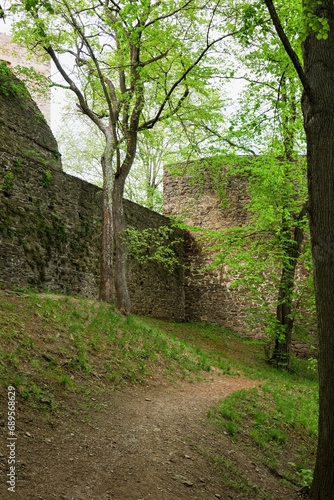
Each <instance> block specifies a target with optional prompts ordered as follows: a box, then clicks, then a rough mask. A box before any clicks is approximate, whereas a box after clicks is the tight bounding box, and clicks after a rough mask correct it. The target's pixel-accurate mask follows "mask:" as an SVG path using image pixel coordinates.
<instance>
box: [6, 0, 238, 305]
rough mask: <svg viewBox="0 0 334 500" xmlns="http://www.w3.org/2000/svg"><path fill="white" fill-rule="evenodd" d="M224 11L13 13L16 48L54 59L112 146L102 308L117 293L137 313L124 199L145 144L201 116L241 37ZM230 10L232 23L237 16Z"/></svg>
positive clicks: (163, 6) (26, 7) (151, 5)
mask: <svg viewBox="0 0 334 500" xmlns="http://www.w3.org/2000/svg"><path fill="white" fill-rule="evenodd" d="M223 3H225V2H221V1H219V0H217V1H205V2H204V3H202V2H201V1H200V0H170V1H166V2H160V1H156V2H154V1H151V0H140V1H136V2H134V1H131V0H129V1H126V2H116V1H113V0H106V1H102V0H98V1H97V2H92V1H90V0H75V1H71V2H69V1H67V0H59V1H52V0H50V1H49V0H29V1H28V0H25V1H23V2H21V3H19V4H14V3H12V11H13V12H14V13H15V15H16V16H21V18H20V20H19V21H18V22H16V23H15V25H16V28H15V32H16V39H17V40H20V41H23V42H24V43H25V44H28V45H30V46H32V47H35V48H36V47H39V48H40V49H41V50H42V51H44V52H45V53H46V54H47V55H48V56H49V57H51V59H52V60H53V62H54V64H55V66H56V68H57V70H58V71H59V73H60V74H61V76H62V77H63V79H64V82H65V83H64V86H65V87H66V88H68V89H69V90H70V91H72V92H73V93H74V94H75V95H76V98H77V101H78V107H79V109H80V111H81V112H82V113H83V114H85V115H86V116H87V117H88V118H89V119H90V120H91V121H92V122H93V123H94V125H95V126H96V127H97V128H98V129H99V130H100V131H101V132H102V134H103V136H104V141H105V146H104V151H103V154H102V156H101V165H102V172H103V235H102V258H101V280H100V298H101V299H102V300H110V299H111V298H112V296H113V291H114V290H115V301H116V306H117V308H118V310H120V311H122V312H124V313H125V314H128V313H129V311H130V307H131V304H130V297H129V292H128V287H127V280H126V253H127V251H126V244H125V238H123V237H122V233H123V232H124V230H125V219H124V212H123V193H124V185H125V181H126V178H127V176H128V174H129V172H130V170H131V168H132V165H133V162H134V159H135V155H136V150H137V143H138V134H139V132H142V131H144V130H149V129H152V128H153V127H154V126H155V125H156V124H157V123H158V122H161V121H167V120H169V119H171V118H172V117H175V116H176V115H177V113H179V112H180V110H181V109H184V108H185V107H186V106H187V105H189V104H190V105H191V107H192V108H193V107H194V106H195V105H196V95H200V94H201V93H205V92H207V89H208V85H207V82H208V81H209V80H210V77H211V75H212V73H213V72H214V71H215V68H214V64H213V63H214V61H212V60H210V58H209V57H208V56H209V55H210V52H211V51H213V49H215V50H218V45H219V43H220V42H222V41H223V40H224V39H225V38H227V37H229V36H231V35H232V34H233V33H234V32H235V31H236V28H235V26H234V25H233V23H232V22H231V21H229V24H227V28H226V30H225V29H224V26H223V23H222V22H215V21H214V16H216V15H218V14H219V13H220V11H221V10H222V7H221V4H223ZM231 9H232V10H231ZM226 10H227V11H228V13H227V14H226V16H227V17H228V19H229V20H230V19H231V12H233V8H232V7H231V6H229V8H227V9H226ZM60 54H67V55H70V56H72V62H73V63H74V68H75V71H74V72H73V70H72V69H71V70H68V69H67V67H66V64H65V63H64V62H63V61H64V60H63V59H62V58H61V57H60ZM147 103H149V107H147ZM152 103H154V104H155V105H154V108H153V109H152V107H151V104H152ZM198 111H199V112H200V109H198ZM113 255H114V259H113V258H112V256H113ZM112 277H113V279H112Z"/></svg>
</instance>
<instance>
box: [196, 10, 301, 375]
mask: <svg viewBox="0 0 334 500" xmlns="http://www.w3.org/2000/svg"><path fill="white" fill-rule="evenodd" d="M240 10H241V12H242V18H243V20H244V26H245V29H244V30H242V31H241V32H240V33H239V35H238V37H237V39H236V38H235V39H234V44H232V50H231V53H232V54H233V57H234V61H235V67H234V69H233V71H231V73H230V76H231V77H232V78H234V79H236V80H238V81H240V80H243V82H244V83H243V88H242V91H241V92H240V94H239V95H238V100H237V102H236V105H235V107H236V109H235V111H234V113H233V114H232V116H231V117H230V126H229V128H228V130H225V131H224V133H223V134H219V136H218V137H217V146H218V147H220V148H221V155H222V152H224V150H225V152H226V153H225V154H226V157H225V158H224V156H220V158H218V162H216V161H215V160H212V161H208V162H206V170H205V171H203V163H197V164H195V165H194V166H195V168H194V169H193V170H194V172H193V174H194V175H195V177H196V179H198V178H199V177H201V176H202V177H203V176H204V177H205V176H209V177H210V181H211V183H212V185H213V186H215V188H216V191H217V194H218V196H221V198H222V200H223V201H224V195H225V192H224V191H225V190H224V188H223V184H224V182H225V183H226V181H224V177H225V178H226V177H227V176H229V175H232V176H233V175H241V176H243V177H244V176H245V177H247V179H248V185H249V193H250V198H251V199H250V202H249V204H248V207H247V208H248V211H249V222H248V224H247V226H245V227H243V228H242V229H241V228H232V229H228V230H226V231H222V232H220V234H217V233H216V234H215V233H214V234H213V235H212V237H213V239H214V240H215V250H216V251H218V252H219V253H218V255H217V256H216V259H215V262H214V264H213V265H218V266H224V267H225V271H226V269H227V268H229V269H230V277H231V279H232V280H233V279H235V284H234V285H235V286H236V285H237V284H239V286H242V287H243V289H244V290H245V291H246V292H247V293H250V294H251V295H252V302H253V303H254V304H257V307H256V311H255V308H254V321H256V322H257V327H258V326H259V324H263V326H264V330H265V331H266V332H267V333H268V334H269V336H270V340H274V347H273V351H272V353H270V358H271V359H270V360H271V362H272V363H273V364H274V365H275V366H279V367H285V368H289V366H290V353H291V340H292V330H293V327H294V324H295V321H294V320H295V318H296V317H298V314H297V311H296V307H295V308H294V306H295V305H296V304H297V305H299V304H298V301H297V300H296V293H295V290H294V289H295V273H296V267H297V263H298V260H299V259H300V255H301V253H302V246H303V240H304V230H305V228H306V226H307V224H306V222H307V221H306V215H307V211H306V207H307V183H306V165H305V161H304V155H305V149H306V144H305V133H304V130H303V123H302V113H301V110H300V109H299V108H298V102H299V100H300V97H301V84H300V82H299V79H298V76H297V75H296V73H295V69H294V67H293V64H292V63H291V61H290V59H289V57H288V56H287V54H286V53H285V50H284V48H282V46H281V44H280V42H279V40H277V37H276V36H275V35H276V34H275V30H274V28H273V27H272V26H271V25H270V24H269V23H268V20H267V19H266V16H265V14H266V13H265V11H264V10H263V8H262V9H261V8H259V7H258V6H257V4H256V5H255V7H254V5H253V4H251V3H249V2H247V4H246V5H245V6H244V10H243V9H240ZM254 18H255V19H254ZM254 31H256V37H254ZM264 61H265V64H266V71H263V63H264ZM217 149H218V148H217ZM231 151H232V152H233V151H237V152H238V153H241V156H240V155H239V156H238V157H236V156H234V155H233V154H232V156H231ZM224 164H225V174H224V173H222V165H224ZM196 167H197V168H196ZM196 170H197V172H196ZM198 170H199V171H198ZM305 245H306V246H308V238H307V239H306V242H305ZM306 253H307V252H306ZM304 254H305V252H304ZM269 276H270V279H268V277H269ZM303 289H304V290H303V291H304V292H305V290H306V287H303ZM299 296H300V295H299ZM274 309H276V314H275V318H273V311H274ZM252 317H253V315H252ZM252 319H253V318H252ZM270 345H271V343H270ZM268 354H269V350H268Z"/></svg>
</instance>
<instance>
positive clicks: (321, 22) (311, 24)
mask: <svg viewBox="0 0 334 500" xmlns="http://www.w3.org/2000/svg"><path fill="white" fill-rule="evenodd" d="M322 5H323V2H322V1H321V0H304V2H303V7H304V10H303V21H304V36H303V39H305V38H306V36H307V34H308V33H310V32H311V31H313V32H314V33H315V36H316V38H317V40H327V38H328V34H329V20H328V19H327V18H326V17H324V12H323V11H324V9H321V6H322ZM317 11H319V12H321V11H322V12H321V14H320V15H318V13H317Z"/></svg>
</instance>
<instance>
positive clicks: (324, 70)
mask: <svg viewBox="0 0 334 500" xmlns="http://www.w3.org/2000/svg"><path fill="white" fill-rule="evenodd" d="M317 9H318V11H317V12H316V13H317V15H319V16H321V17H323V18H326V19H327V20H328V22H329V33H328V38H327V39H325V40H318V39H317V38H316V36H315V34H314V33H313V32H311V33H310V34H309V35H308V37H307V39H306V41H305V43H304V47H303V50H304V64H305V74H306V77H307V80H308V82H309V86H310V89H311V92H310V93H308V94H306V95H304V97H303V103H302V105H303V113H304V125H305V131H306V137H307V159H308V182H309V219H310V230H311V243H312V255H313V263H314V284H315V297H316V307H317V315H318V335H319V358H318V362H319V437H318V450H317V456H316V465H315V471H314V479H313V484H312V487H311V497H312V498H313V499H317V500H331V499H332V498H333V495H334V84H333V82H334V4H333V1H329V0H327V1H323V2H321V5H320V7H319V6H317Z"/></svg>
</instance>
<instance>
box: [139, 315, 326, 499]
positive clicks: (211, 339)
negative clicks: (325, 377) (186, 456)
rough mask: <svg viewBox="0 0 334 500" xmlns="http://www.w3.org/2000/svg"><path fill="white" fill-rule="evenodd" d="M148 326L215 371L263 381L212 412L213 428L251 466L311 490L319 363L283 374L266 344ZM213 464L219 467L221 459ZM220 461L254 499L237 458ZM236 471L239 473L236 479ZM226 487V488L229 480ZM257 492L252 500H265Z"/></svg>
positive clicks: (220, 332)
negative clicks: (202, 356)
mask: <svg viewBox="0 0 334 500" xmlns="http://www.w3.org/2000/svg"><path fill="white" fill-rule="evenodd" d="M146 321H147V322H149V323H151V324H153V325H155V326H156V327H159V328H161V329H163V330H164V331H165V332H166V333H168V334H170V335H172V337H173V338H175V339H182V341H183V342H185V343H186V344H187V345H190V346H196V348H197V349H201V350H203V351H204V352H206V353H207V355H208V356H209V359H210V360H211V362H212V365H215V366H219V367H221V368H222V369H223V370H224V371H225V373H232V374H233V373H234V374H235V373H238V374H240V375H243V376H245V377H248V378H252V379H256V380H260V381H262V383H261V385H260V387H259V388H256V389H244V390H241V391H238V392H235V393H233V394H232V395H230V396H229V397H227V398H226V399H224V400H223V401H222V402H221V403H220V404H218V405H215V406H214V407H212V408H211V409H210V410H209V411H208V419H209V422H210V423H211V425H212V426H213V427H214V428H215V430H216V432H217V433H218V434H220V435H223V436H226V438H227V439H228V440H230V441H231V447H233V446H235V445H237V446H238V447H240V449H242V453H243V454H244V455H245V456H246V457H248V460H249V463H251V462H252V461H254V460H256V461H258V462H259V463H260V464H262V465H264V466H265V467H266V469H268V470H269V471H271V472H273V473H276V472H277V473H278V474H279V475H280V476H283V477H284V478H285V479H284V481H285V482H286V484H290V485H297V486H298V487H303V486H309V485H310V483H311V481H312V470H313V466H314V460H315V456H314V452H315V449H316V439H317V421H318V396H317V394H318V381H317V372H316V370H315V365H314V360H313V361H311V362H310V361H308V360H301V359H297V358H294V357H293V358H292V370H291V371H290V372H285V371H279V370H276V369H274V368H273V367H271V366H270V365H269V364H268V363H266V362H265V357H264V342H263V341H260V340H253V339H249V338H243V337H240V336H239V335H238V334H236V333H233V332H230V331H228V330H226V329H224V328H222V327H220V326H217V325H210V324H200V323H188V324H174V323H165V322H162V321H159V320H156V319H151V318H150V319H147V320H146ZM232 443H233V445H232ZM227 446H228V445H227ZM213 461H214V462H217V457H213ZM219 461H220V462H221V464H222V465H221V468H220V470H221V474H222V475H224V474H225V473H226V471H229V472H228V475H229V476H230V478H232V479H231V481H232V483H233V485H232V486H233V487H234V488H235V490H236V492H238V494H239V493H240V494H241V495H242V492H244V494H245V495H246V492H248V493H247V495H251V493H250V491H251V490H252V491H253V486H252V485H251V484H250V482H249V479H248V478H245V477H243V473H242V471H241V470H240V469H238V467H237V466H236V463H235V462H233V460H232V458H231V457H230V456H226V455H224V453H222V455H221V456H220V457H219V460H218V462H219ZM234 467H237V470H238V472H237V473H235V474H234V472H233V471H234ZM225 475H226V474H225ZM224 481H225V484H227V481H228V480H227V479H226V480H224ZM231 481H230V482H231ZM232 483H231V484H232ZM254 491H255V490H254ZM254 491H253V493H252V495H253V496H251V498H260V496H259V497H258V496H256V493H255V492H254Z"/></svg>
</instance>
